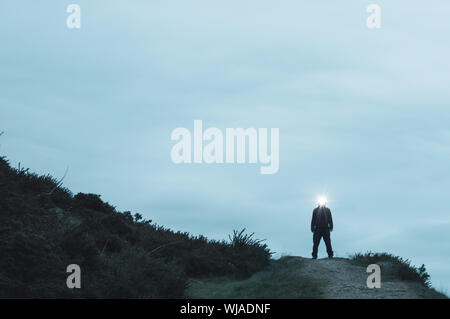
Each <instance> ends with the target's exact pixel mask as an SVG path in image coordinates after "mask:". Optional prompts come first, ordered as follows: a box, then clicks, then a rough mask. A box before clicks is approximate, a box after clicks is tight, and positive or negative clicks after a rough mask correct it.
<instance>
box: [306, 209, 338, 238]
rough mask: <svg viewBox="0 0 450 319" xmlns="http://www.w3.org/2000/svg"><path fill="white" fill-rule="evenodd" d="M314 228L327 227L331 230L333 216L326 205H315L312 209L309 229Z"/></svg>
mask: <svg viewBox="0 0 450 319" xmlns="http://www.w3.org/2000/svg"><path fill="white" fill-rule="evenodd" d="M316 229H329V230H330V231H333V218H332V216H331V210H330V209H329V208H328V207H325V206H323V207H320V206H319V207H316V208H315V209H314V211H313V215H312V219H311V231H312V232H314V231H315V230H316Z"/></svg>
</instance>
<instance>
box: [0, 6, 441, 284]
mask: <svg viewBox="0 0 450 319" xmlns="http://www.w3.org/2000/svg"><path fill="white" fill-rule="evenodd" d="M70 3H77V4H79V5H80V6H81V9H82V27H81V29H80V30H69V29H67V27H66V23H65V20H66V17H67V13H66V6H67V5H68V4H70ZM369 3H378V4H380V5H381V9H382V22H381V23H382V28H381V29H379V30H369V29H368V28H367V27H366V25H365V20H366V17H367V13H366V10H365V9H366V7H367V5H368V4H369ZM449 17H450V2H448V1H444V0H442V1H438V0H435V1H433V5H432V6H431V5H430V4H429V3H427V2H425V1H377V2H375V1H356V0H355V1H345V2H342V1H341V2H339V3H338V2H337V1H331V0H330V1H323V0H322V1H314V2H312V1H298V0H296V1H280V2H276V3H275V2H273V1H264V0H259V1H245V2H243V1H235V0H231V1H230V0H229V1H206V0H205V1H198V0H195V1H161V0H160V1H152V0H146V1H144V0H141V1H106V0H103V1H102V0H96V1H87V0H79V1H75V0H73V1H56V0H54V1H39V2H38V1H31V0H30V1H20V0H19V1H2V2H1V3H0V43H2V46H1V50H0V131H1V130H4V131H6V134H5V135H4V136H2V137H1V140H0V142H1V150H0V152H1V154H2V155H7V156H8V158H9V159H10V160H11V162H12V163H13V164H14V165H17V163H18V162H19V161H20V162H21V163H22V165H23V166H27V167H30V168H31V169H32V170H34V171H36V172H39V173H51V174H52V175H54V176H61V175H62V174H63V173H64V170H65V168H66V166H69V167H70V171H69V175H68V176H67V178H66V180H65V186H67V187H69V188H70V189H71V190H72V191H73V192H75V193H76V192H79V191H82V192H93V193H98V194H102V197H103V198H104V199H105V200H107V201H109V202H110V203H112V204H113V205H117V207H118V209H121V210H132V211H134V212H140V213H142V214H143V215H144V216H145V217H147V218H151V219H153V220H154V221H155V222H157V223H159V224H162V225H165V226H167V227H171V228H173V229H176V230H183V231H189V232H192V233H194V234H204V235H207V236H209V237H211V238H217V239H224V238H227V234H229V233H231V231H232V230H233V228H241V227H247V229H249V230H250V231H252V232H253V231H254V232H255V233H256V236H257V237H259V238H267V241H268V244H269V246H270V247H271V248H272V249H273V250H274V251H276V252H277V253H278V254H277V255H279V254H281V253H289V254H296V255H303V256H310V253H311V244H312V243H311V241H312V240H311V239H312V238H311V237H312V236H311V233H310V231H309V222H310V217H311V211H312V209H313V208H314V200H315V197H316V196H317V195H318V194H320V193H322V192H326V193H327V195H328V196H329V200H330V203H329V206H330V208H331V209H332V212H333V215H334V219H335V232H334V233H333V234H332V240H333V244H334V248H335V251H336V252H337V254H338V255H339V256H345V255H346V254H348V253H353V252H358V251H367V250H372V251H380V252H381V251H386V252H392V253H394V254H398V255H400V256H402V257H405V258H410V259H411V260H412V261H413V263H414V264H417V265H420V264H422V263H425V264H426V265H427V266H428V268H429V270H430V273H431V274H432V278H433V283H434V285H435V286H436V287H437V288H440V287H449V286H450V273H449V271H448V266H447V265H448V263H450V253H449V252H450V243H449V240H450V217H449V208H448V207H449V206H450V205H449V204H450V196H449V189H450V170H449V169H448V163H449V160H450V127H449V124H448V123H450V90H449V75H450V63H449V58H448V57H449V56H450V43H449V34H450V23H449ZM195 119H201V120H203V124H204V126H205V127H210V126H212V127H218V128H221V129H223V130H225V128H227V127H243V128H247V127H278V128H280V145H281V146H280V147H281V149H280V170H279V172H278V173H277V174H276V175H260V174H259V165H239V166H234V165H206V164H203V165H175V164H173V163H172V162H171V160H170V149H171V147H172V146H173V144H174V143H173V142H172V141H171V140H170V133H171V131H172V130H173V129H174V128H176V127H180V126H182V127H187V128H191V129H192V126H193V121H194V120H195ZM322 245H323V244H322ZM320 254H321V256H324V255H325V249H324V247H320Z"/></svg>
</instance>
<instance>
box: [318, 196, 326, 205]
mask: <svg viewBox="0 0 450 319" xmlns="http://www.w3.org/2000/svg"><path fill="white" fill-rule="evenodd" d="M327 202H328V200H327V198H326V197H325V196H319V197H317V204H319V206H325V205H326V204H327Z"/></svg>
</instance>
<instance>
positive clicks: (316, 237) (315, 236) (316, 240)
mask: <svg viewBox="0 0 450 319" xmlns="http://www.w3.org/2000/svg"><path fill="white" fill-rule="evenodd" d="M319 242H320V233H319V231H318V230H316V231H315V232H314V234H313V251H312V257H313V258H314V259H315V258H317V251H318V249H319Z"/></svg>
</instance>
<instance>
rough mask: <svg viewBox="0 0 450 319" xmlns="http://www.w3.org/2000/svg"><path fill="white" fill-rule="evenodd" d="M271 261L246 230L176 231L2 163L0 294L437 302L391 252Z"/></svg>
mask: <svg viewBox="0 0 450 319" xmlns="http://www.w3.org/2000/svg"><path fill="white" fill-rule="evenodd" d="M271 255H272V253H271V252H270V250H269V248H268V247H267V246H266V245H265V244H264V243H263V242H262V241H260V240H257V239H254V238H253V236H252V234H246V233H245V232H244V230H242V231H234V232H233V234H232V235H231V236H230V238H229V240H228V241H225V240H223V241H215V240H208V239H207V238H205V237H203V236H192V235H190V234H189V233H182V232H174V231H171V230H170V229H166V228H164V227H162V226H159V225H158V224H155V223H154V222H152V221H151V220H144V219H143V218H142V216H141V215H140V214H139V213H134V214H132V213H131V212H119V211H117V210H116V209H115V207H113V206H111V205H110V204H108V203H105V202H104V201H102V200H101V198H100V196H99V195H94V194H84V193H79V194H76V195H73V194H72V193H71V192H70V191H69V190H68V189H65V188H63V187H62V186H61V181H57V180H55V179H54V178H53V177H51V176H38V175H36V174H33V173H30V172H29V171H28V169H23V168H20V167H18V168H12V167H11V166H10V165H9V163H8V161H7V160H6V159H5V158H0V256H1V258H0V298H185V297H193V298H239V297H240V298H336V297H337V298H422V297H423V298H437V297H443V296H442V295H440V294H439V293H437V292H435V291H434V290H433V289H431V288H429V284H428V275H427V274H426V271H425V268H424V267H423V268H422V267H421V268H419V269H416V268H414V267H412V266H410V265H409V263H407V262H405V261H403V260H401V259H399V258H398V257H394V256H390V255H387V254H375V255H370V254H368V255H355V256H354V258H353V259H351V260H350V259H340V258H336V259H333V260H316V261H313V260H309V259H305V258H301V257H284V258H281V259H279V260H273V259H271ZM373 262H380V263H384V265H383V266H382V267H383V269H390V270H389V271H387V272H385V271H384V270H383V274H387V277H383V284H382V285H383V286H382V289H380V290H368V289H367V288H366V287H365V280H366V278H367V274H366V273H365V267H364V265H367V264H368V263H373ZM70 264H78V265H79V266H80V267H81V272H82V288H81V289H68V288H67V286H66V278H67V276H68V274H67V272H66V267H67V266H68V265H70ZM385 279H386V281H384V280H385Z"/></svg>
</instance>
